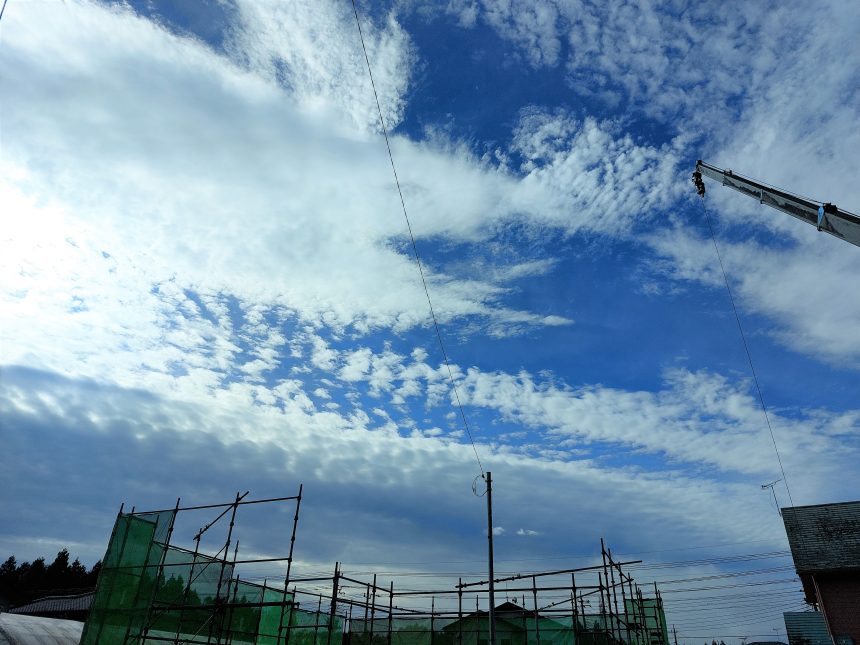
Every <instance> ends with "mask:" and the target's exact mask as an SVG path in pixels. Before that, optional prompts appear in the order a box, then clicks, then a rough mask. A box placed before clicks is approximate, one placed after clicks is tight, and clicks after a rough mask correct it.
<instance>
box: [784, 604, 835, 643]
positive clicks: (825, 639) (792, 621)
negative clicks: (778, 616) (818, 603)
mask: <svg viewBox="0 0 860 645" xmlns="http://www.w3.org/2000/svg"><path fill="white" fill-rule="evenodd" d="M783 618H785V633H786V634H787V635H788V642H789V644H790V645H833V640H832V639H831V638H830V634H828V633H827V625H825V624H824V614H822V613H821V612H820V611H788V612H786V613H784V614H783Z"/></svg>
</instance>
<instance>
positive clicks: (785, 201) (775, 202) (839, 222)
mask: <svg viewBox="0 0 860 645" xmlns="http://www.w3.org/2000/svg"><path fill="white" fill-rule="evenodd" d="M702 175H704V176H705V177H709V178H710V179H713V180H714V181H718V182H720V183H721V184H722V185H723V186H728V187H729V188H734V189H735V190H737V191H738V192H741V193H743V194H744V195H749V196H750V197H754V198H755V199H757V200H758V201H759V203H760V204H766V205H767V206H770V207H772V208H776V209H777V210H781V211H782V212H783V213H788V214H789V215H792V216H793V217H796V218H797V219H799V220H802V221H804V222H806V223H807V224H812V225H813V226H814V227H816V228H817V229H818V230H819V231H824V232H825V233H830V234H831V235H833V236H835V237H838V238H841V239H843V240H845V241H846V242H850V243H851V244H854V245H855V246H860V217H858V216H857V215H854V214H853V213H849V212H848V211H845V210H842V209H840V208H837V207H836V205H835V204H831V203H829V202H826V203H822V202H816V201H815V200H812V199H808V198H806V197H799V196H798V195H792V194H791V193H787V192H785V191H783V190H780V189H779V188H774V187H773V186H768V185H766V184H762V183H760V182H757V181H754V180H752V179H749V178H747V177H744V176H742V175H738V174H737V173H734V172H732V171H731V170H723V169H722V168H717V167H716V166H712V165H710V164H707V163H705V162H704V161H701V160H699V161H697V162H696V172H694V173H693V183H694V184H696V190H697V191H698V192H699V195H701V196H704V194H705V184H704V182H703V181H702Z"/></svg>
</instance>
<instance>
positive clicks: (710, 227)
mask: <svg viewBox="0 0 860 645" xmlns="http://www.w3.org/2000/svg"><path fill="white" fill-rule="evenodd" d="M702 210H703V211H704V213H705V220H706V221H707V222H708V230H709V231H710V233H711V240H712V241H713V243H714V250H715V251H716V252H717V260H719V262H720V271H721V272H722V274H723V281H724V282H725V283H726V292H727V293H728V294H729V302H731V304H732V311H733V312H734V314H735V322H737V324H738V331H739V332H740V335H741V341H743V345H744V352H746V355H747V362H748V363H749V366H750V372H751V373H752V377H753V382H755V389H756V392H757V393H758V400H759V402H760V403H761V411H762V412H763V413H764V420H765V421H766V422H767V429H768V430H769V431H770V440H771V442H772V443H773V451H774V452H775V453H776V461H777V462H778V463H779V472H780V473H782V481H783V483H784V484H785V491H786V492H787V493H788V501H789V502H791V505H792V506H794V500H793V499H792V498H791V488H789V487H788V477H786V475H785V468H784V467H783V465H782V457H780V455H779V448H778V447H777V445H776V437H775V436H774V433H773V426H772V425H771V423H770V416H769V415H768V413H767V406H766V405H765V404H764V395H762V393H761V385H759V382H758V376H757V375H756V373H755V366H754V365H753V360H752V354H750V348H749V345H748V344H747V337H746V335H745V334H744V328H743V325H741V317H740V315H739V314H738V308H737V306H736V305H735V298H734V296H733V295H732V288H731V287H730V286H729V278H728V276H727V275H726V268H725V267H724V266H723V257H722V255H720V247H719V246H718V245H717V236H716V235H715V234H714V226H713V224H711V216H710V214H709V213H708V208H707V207H706V206H705V201H704V199H703V200H702Z"/></svg>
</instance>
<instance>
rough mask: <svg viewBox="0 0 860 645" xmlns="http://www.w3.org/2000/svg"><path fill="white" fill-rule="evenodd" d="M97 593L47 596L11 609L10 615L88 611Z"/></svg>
mask: <svg viewBox="0 0 860 645" xmlns="http://www.w3.org/2000/svg"><path fill="white" fill-rule="evenodd" d="M94 593H95V592H92V591H90V592H89V593H83V594H78V595H76V596H46V597H45V598H39V599H37V600H34V601H33V602H31V603H27V604H26V605H21V606H20V607H14V608H13V609H10V610H9V612H8V613H10V614H29V615H33V614H54V613H57V614H59V613H65V612H70V611H87V610H89V608H90V604H92V602H93V595H94Z"/></svg>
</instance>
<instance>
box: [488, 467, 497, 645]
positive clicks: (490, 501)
mask: <svg viewBox="0 0 860 645" xmlns="http://www.w3.org/2000/svg"><path fill="white" fill-rule="evenodd" d="M486 479H487V540H488V542H489V568H490V645H496V587H495V581H494V580H493V577H494V574H493V475H492V473H490V471H489V470H488V471H487V478H486Z"/></svg>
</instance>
